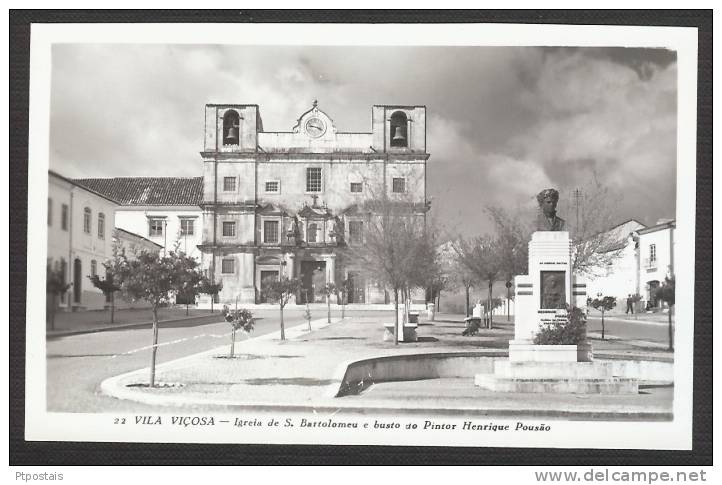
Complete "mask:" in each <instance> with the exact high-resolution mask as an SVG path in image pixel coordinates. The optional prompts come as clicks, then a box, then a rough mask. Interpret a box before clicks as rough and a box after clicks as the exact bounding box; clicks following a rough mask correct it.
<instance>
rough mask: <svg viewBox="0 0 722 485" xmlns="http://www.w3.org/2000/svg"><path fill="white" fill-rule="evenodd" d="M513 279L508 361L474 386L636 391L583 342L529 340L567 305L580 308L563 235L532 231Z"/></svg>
mask: <svg viewBox="0 0 722 485" xmlns="http://www.w3.org/2000/svg"><path fill="white" fill-rule="evenodd" d="M514 281H515V287H516V289H515V291H516V301H515V310H516V315H515V317H514V340H511V341H510V342H509V360H508V361H504V360H497V361H495V362H494V372H493V373H492V374H477V375H476V378H475V380H474V382H475V384H476V385H477V386H479V387H483V388H485V389H489V390H492V391H498V392H570V393H601V394H630V393H632V394H633V393H636V392H637V381H634V380H630V379H620V378H619V377H615V376H614V375H613V374H612V366H611V364H608V363H597V362H592V360H593V356H592V348H591V345H590V344H589V343H588V342H587V341H584V342H582V343H579V344H577V345H538V344H534V337H535V335H536V334H537V333H538V332H539V330H540V328H541V327H542V326H543V325H547V324H548V325H553V324H555V323H566V322H567V319H568V315H567V310H566V304H567V303H570V304H571V305H572V306H575V307H577V308H581V309H582V310H584V311H586V304H587V302H586V296H587V295H586V284H585V283H584V281H583V280H582V279H581V278H580V277H577V276H576V275H574V274H573V272H572V265H571V241H570V239H569V233H567V232H565V231H537V232H535V233H534V234H533V235H532V240H531V241H530V242H529V274H528V275H520V276H516V277H515V278H514Z"/></svg>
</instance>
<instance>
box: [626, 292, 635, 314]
mask: <svg viewBox="0 0 722 485" xmlns="http://www.w3.org/2000/svg"><path fill="white" fill-rule="evenodd" d="M626 313H627V315H629V314H630V313H631V314H632V315H634V305H633V304H632V295H631V294H629V295H627V312H626Z"/></svg>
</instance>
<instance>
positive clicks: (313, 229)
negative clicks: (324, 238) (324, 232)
mask: <svg viewBox="0 0 722 485" xmlns="http://www.w3.org/2000/svg"><path fill="white" fill-rule="evenodd" d="M307 238H308V242H310V243H315V242H317V239H318V225H317V224H309V225H308V237H307Z"/></svg>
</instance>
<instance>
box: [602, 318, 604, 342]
mask: <svg viewBox="0 0 722 485" xmlns="http://www.w3.org/2000/svg"><path fill="white" fill-rule="evenodd" d="M602 340H604V312H602Z"/></svg>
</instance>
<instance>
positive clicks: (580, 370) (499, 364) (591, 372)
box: [494, 360, 614, 379]
mask: <svg viewBox="0 0 722 485" xmlns="http://www.w3.org/2000/svg"><path fill="white" fill-rule="evenodd" d="M494 375H495V376H497V377H500V378H506V379H610V378H612V377H614V365H613V364H612V363H611V362H511V361H508V360H497V361H496V362H494Z"/></svg>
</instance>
